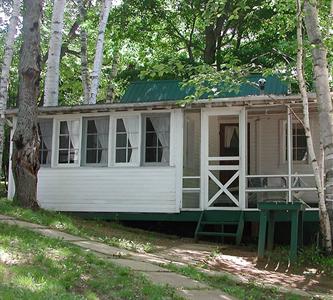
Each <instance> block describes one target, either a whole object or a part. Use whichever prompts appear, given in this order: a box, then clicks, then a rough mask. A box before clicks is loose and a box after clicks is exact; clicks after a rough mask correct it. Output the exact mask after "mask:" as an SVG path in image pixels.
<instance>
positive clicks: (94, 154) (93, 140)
mask: <svg viewBox="0 0 333 300" xmlns="http://www.w3.org/2000/svg"><path fill="white" fill-rule="evenodd" d="M83 132H84V141H83V143H84V147H83V149H84V150H83V153H82V154H83V159H82V161H83V164H86V165H88V164H97V165H104V166H105V165H107V163H108V142H109V118H108V117H102V118H87V119H84V120H83Z"/></svg>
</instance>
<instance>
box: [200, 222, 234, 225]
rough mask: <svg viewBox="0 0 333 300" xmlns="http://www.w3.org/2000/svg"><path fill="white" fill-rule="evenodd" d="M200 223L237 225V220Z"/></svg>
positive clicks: (203, 223) (204, 223)
mask: <svg viewBox="0 0 333 300" xmlns="http://www.w3.org/2000/svg"><path fill="white" fill-rule="evenodd" d="M201 224H202V225H238V221H202V222H201Z"/></svg>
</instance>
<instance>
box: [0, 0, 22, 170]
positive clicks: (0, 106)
mask: <svg viewBox="0 0 333 300" xmlns="http://www.w3.org/2000/svg"><path fill="white" fill-rule="evenodd" d="M20 7H21V0H14V1H13V9H12V14H11V17H10V20H9V25H8V33H7V37H6V41H5V51H4V57H3V63H2V66H1V77H0V176H1V173H2V172H1V171H2V170H1V168H2V155H3V144H4V139H5V115H4V112H5V110H6V107H7V100H8V83H9V72H10V66H11V64H12V59H13V52H14V49H13V48H14V41H15V35H16V31H17V30H16V29H17V25H18V18H19V14H20Z"/></svg>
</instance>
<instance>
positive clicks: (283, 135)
mask: <svg viewBox="0 0 333 300" xmlns="http://www.w3.org/2000/svg"><path fill="white" fill-rule="evenodd" d="M281 121H282V126H281V133H280V139H281V144H282V147H281V148H280V149H281V153H280V160H281V163H282V164H286V163H287V162H288V157H287V155H286V154H287V151H288V149H287V142H286V141H287V127H288V126H287V120H281ZM294 124H300V123H299V122H298V121H297V120H292V122H291V131H292V132H291V140H292V146H291V155H292V163H293V164H299V165H302V164H303V165H308V164H309V155H307V159H306V160H294V155H293V150H294V144H293V137H294V135H293V129H294ZM306 148H307V147H306ZM307 152H308V149H307Z"/></svg>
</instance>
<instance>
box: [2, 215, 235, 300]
mask: <svg viewBox="0 0 333 300" xmlns="http://www.w3.org/2000/svg"><path fill="white" fill-rule="evenodd" d="M0 222H1V223H6V224H9V225H14V226H15V225H16V226H19V227H22V228H26V229H29V230H32V231H35V232H37V233H39V234H42V235H45V236H48V237H51V238H59V239H62V240H64V241H67V242H69V243H71V244H74V245H77V246H79V247H81V248H84V249H89V250H91V251H92V252H94V253H95V254H96V255H98V256H100V257H102V258H104V259H108V260H110V261H111V262H113V263H114V264H117V265H119V266H122V267H126V268H130V269H132V270H134V271H137V272H140V273H142V274H144V275H145V276H146V277H147V278H148V279H149V280H150V281H151V282H153V283H155V284H158V285H169V286H171V287H173V288H175V289H176V290H177V292H178V294H179V295H180V296H182V297H183V298H185V299H191V300H233V299H235V298H233V297H231V296H229V295H226V294H224V293H223V292H221V291H219V290H216V289H212V288H211V287H210V286H208V285H206V284H203V283H201V282H198V281H196V280H192V279H190V278H188V277H185V276H182V275H179V274H176V273H173V272H171V271H169V270H167V269H164V268H162V267H160V266H157V265H156V263H168V262H169V261H168V260H166V259H163V258H159V257H157V256H155V255H150V254H139V253H134V252H130V251H127V250H123V249H119V248H116V247H111V246H109V245H106V244H103V243H99V242H95V241H91V240H87V239H84V238H81V237H78V236H74V235H71V234H67V233H64V232H61V231H58V230H54V229H50V228H48V227H46V226H42V225H38V224H33V223H29V222H25V221H19V220H16V219H15V218H12V217H8V216H5V215H0Z"/></svg>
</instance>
